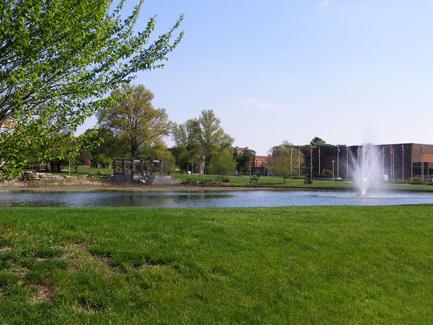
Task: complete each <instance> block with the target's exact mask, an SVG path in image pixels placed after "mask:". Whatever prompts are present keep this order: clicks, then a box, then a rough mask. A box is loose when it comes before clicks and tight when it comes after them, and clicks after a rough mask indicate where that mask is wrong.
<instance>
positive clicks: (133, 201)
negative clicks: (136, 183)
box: [98, 192, 233, 207]
mask: <svg viewBox="0 0 433 325" xmlns="http://www.w3.org/2000/svg"><path fill="white" fill-rule="evenodd" d="M231 197H233V195H232V194H228V193H179V194H177V193H170V194H168V193H151V194H149V193H146V194H144V193H137V192H134V193H128V194H126V193H122V194H119V195H114V196H111V197H105V198H102V199H101V200H100V204H98V205H101V206H143V207H176V206H179V205H181V206H191V207H194V206H203V203H204V202H209V201H210V200H218V199H226V198H231ZM185 203H190V204H185Z"/></svg>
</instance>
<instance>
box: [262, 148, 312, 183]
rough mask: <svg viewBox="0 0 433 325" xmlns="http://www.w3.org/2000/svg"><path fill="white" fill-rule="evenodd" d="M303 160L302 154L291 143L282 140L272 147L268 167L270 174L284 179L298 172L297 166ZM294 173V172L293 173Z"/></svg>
mask: <svg viewBox="0 0 433 325" xmlns="http://www.w3.org/2000/svg"><path fill="white" fill-rule="evenodd" d="M303 162H304V158H303V155H302V154H300V153H299V150H298V149H297V148H295V147H294V146H293V145H292V144H291V143H289V142H287V141H284V142H283V143H282V144H280V145H279V146H275V147H274V148H272V157H271V163H270V165H269V169H270V170H271V172H272V175H274V176H279V177H281V178H283V180H284V182H286V179H288V178H290V177H292V176H294V175H296V174H299V173H300V170H299V166H301V165H302V164H303ZM295 173H296V174H295Z"/></svg>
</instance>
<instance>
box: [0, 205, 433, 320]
mask: <svg viewBox="0 0 433 325" xmlns="http://www.w3.org/2000/svg"><path fill="white" fill-rule="evenodd" d="M432 233H433V206H411V207H304V208H299V207H296V208H272V209H140V208H85V209H84V208H83V209H72V208H46V209H45V208H39V209H31V208H5V209H0V323H28V324H34V323H37V322H43V323H58V324H66V323H67V324H76V323H89V324H90V323H92V324H93V323H108V322H111V323H115V324H117V323H143V322H147V323H150V324H152V323H175V324H176V323H188V324H189V323H202V324H207V323H236V322H240V323H273V324H274V323H284V324H287V323H296V324H431V323H433V304H432V301H433V236H432Z"/></svg>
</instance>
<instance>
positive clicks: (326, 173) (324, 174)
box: [320, 169, 332, 177]
mask: <svg viewBox="0 0 433 325" xmlns="http://www.w3.org/2000/svg"><path fill="white" fill-rule="evenodd" d="M320 177H332V171H331V170H329V169H323V170H322V173H321V174H320Z"/></svg>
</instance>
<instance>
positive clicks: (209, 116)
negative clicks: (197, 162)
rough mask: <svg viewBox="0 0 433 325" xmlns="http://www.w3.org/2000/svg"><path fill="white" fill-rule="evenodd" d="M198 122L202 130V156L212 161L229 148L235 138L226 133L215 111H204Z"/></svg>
mask: <svg viewBox="0 0 433 325" xmlns="http://www.w3.org/2000/svg"><path fill="white" fill-rule="evenodd" d="M198 121H199V123H200V129H201V148H202V152H201V154H202V155H203V156H205V157H206V158H207V159H208V161H210V160H212V156H213V155H214V154H215V153H218V152H220V151H221V150H223V149H227V148H229V147H230V146H231V144H232V143H233V138H232V137H231V136H229V135H228V134H227V133H225V132H224V129H223V128H222V126H221V121H220V119H219V118H218V117H216V115H215V113H214V112H213V110H204V111H202V112H201V115H200V117H199V119H198Z"/></svg>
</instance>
